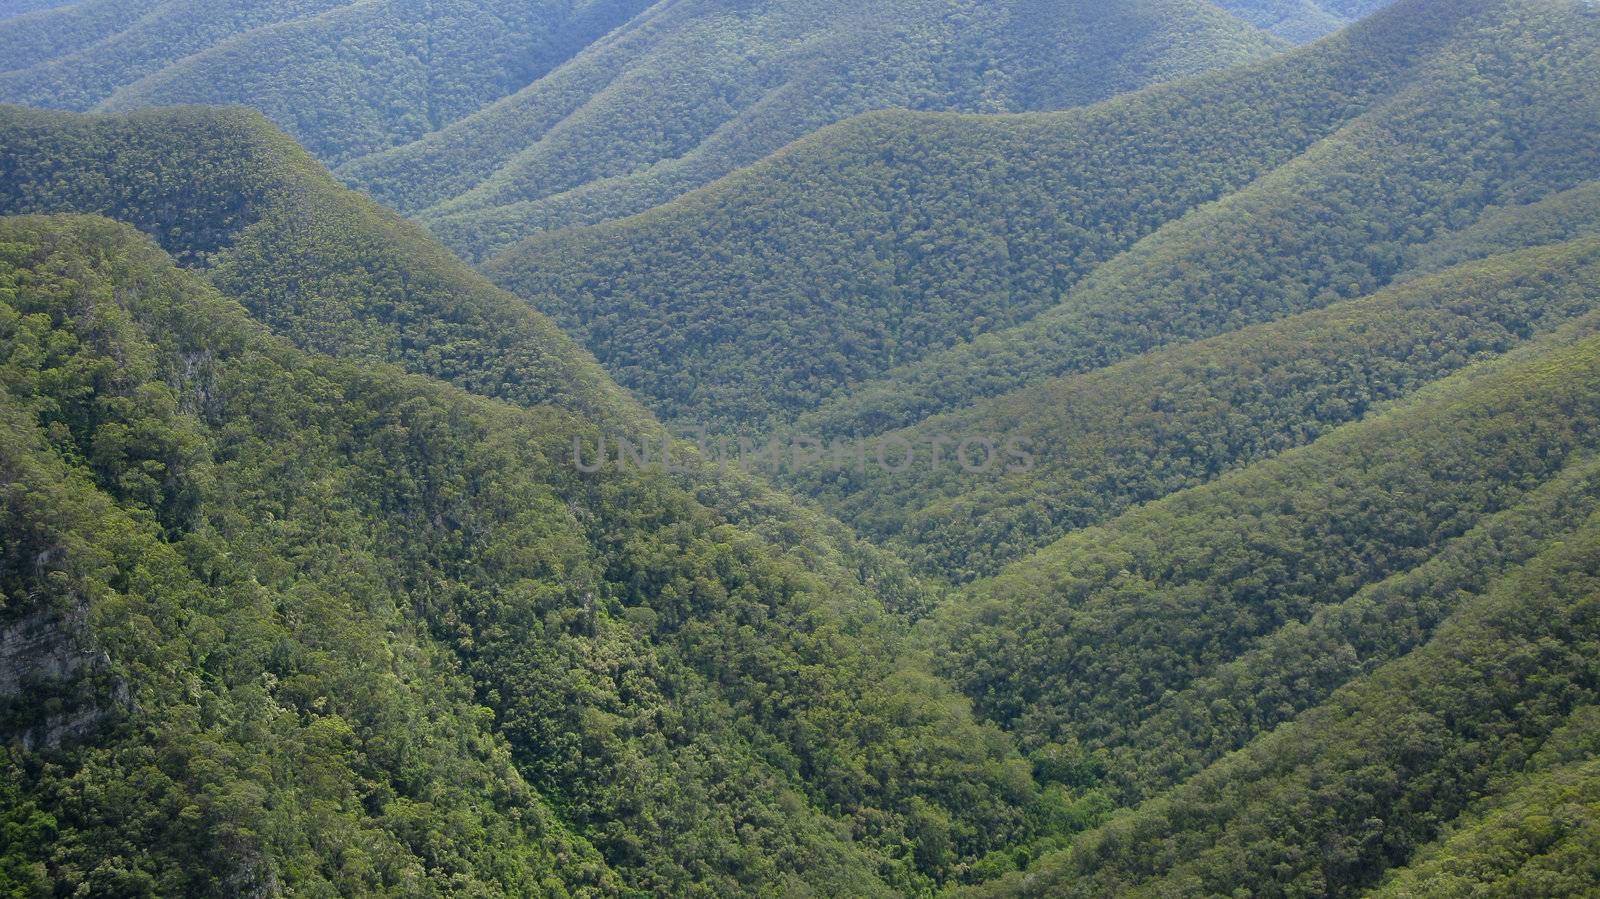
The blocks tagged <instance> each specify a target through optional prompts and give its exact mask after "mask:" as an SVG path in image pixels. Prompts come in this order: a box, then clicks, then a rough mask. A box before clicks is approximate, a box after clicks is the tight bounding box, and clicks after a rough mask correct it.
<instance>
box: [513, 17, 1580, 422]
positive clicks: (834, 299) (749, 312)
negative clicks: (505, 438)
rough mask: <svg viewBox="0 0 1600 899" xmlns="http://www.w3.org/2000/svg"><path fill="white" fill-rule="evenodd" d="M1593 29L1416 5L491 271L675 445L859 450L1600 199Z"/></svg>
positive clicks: (750, 188)
mask: <svg viewBox="0 0 1600 899" xmlns="http://www.w3.org/2000/svg"><path fill="white" fill-rule="evenodd" d="M1597 60H1600V11H1596V10H1595V8H1594V7H1593V6H1592V5H1589V4H1584V3H1581V2H1577V0H1564V2H1553V3H1504V2H1495V0H1472V2H1466V3H1453V4H1450V9H1449V14H1447V15H1446V14H1441V11H1440V10H1439V9H1438V8H1437V4H1435V3H1428V2H1420V3H1419V2H1409V3H1402V4H1399V5H1397V6H1393V7H1390V8H1389V9H1387V10H1385V11H1384V12H1381V13H1379V14H1377V15H1375V16H1373V17H1372V18H1370V19H1368V20H1365V21H1364V22H1363V23H1361V24H1360V25H1357V26H1356V27H1354V28H1352V29H1350V30H1348V31H1346V32H1343V33H1341V34H1340V35H1337V36H1335V37H1333V38H1330V39H1328V40H1325V41H1322V42H1319V43H1318V44H1316V45H1314V46H1313V47H1310V48H1307V49H1306V50H1303V51H1300V52H1297V53H1291V54H1288V55H1286V56H1282V57H1278V58H1276V59H1273V60H1271V61H1269V62H1266V63H1263V64H1261V65H1260V66H1257V67H1253V68H1247V69H1243V70H1238V71H1230V72H1225V73H1219V74H1216V75H1212V76H1206V77H1202V78H1200V79H1198V80H1192V81H1187V82H1183V83H1180V84H1174V85H1164V86H1159V87H1155V88H1151V89H1149V90H1146V91H1142V92H1139V93H1137V94H1133V95H1128V96H1125V97H1121V98H1118V99H1116V100H1113V101H1111V102H1108V103H1105V104H1101V105H1098V106H1094V107H1091V108H1088V109H1084V110H1076V111H1069V112H1064V113H1059V114H1049V115H1024V116H1001V117H970V116H944V115H915V114H910V113H885V114H877V115H872V116H867V117H863V118H860V119H856V120H852V121H850V122H847V123H845V124H843V125H840V126H837V127H836V128H833V129H828V130H825V131H823V132H820V133H818V134H816V135H814V136H812V137H810V138H807V139H806V140H803V141H801V142H799V143H797V144H795V145H793V146H791V147H789V148H787V149H786V150H785V151H783V152H782V153H780V154H778V155H776V156H774V157H772V158H770V159H768V160H766V161H764V162H763V163H761V164H760V165H758V166H753V167H751V168H748V169H745V170H742V171H741V172H739V173H736V174H735V175H734V176H731V177H729V178H727V179H724V180H722V181H720V182H718V183H716V184H714V185H712V186H710V187H708V188H706V189H705V190H702V191H698V192H696V193H694V194H692V195H690V196H688V197H685V198H683V199H682V200H679V201H675V202H674V203H672V204H668V205H667V206H663V207H661V208H658V209H655V210H652V211H651V212H649V213H646V214H644V215H642V216H638V217H635V218H632V219H628V220H624V221H619V222H611V223H606V224H604V225H600V226H596V227H593V228H586V229H569V230H566V231H561V232H554V233H550V234H546V235H541V236H540V237H537V238H533V239H531V240H529V241H527V242H524V243H523V244H521V245H519V246H517V247H514V248H512V249H511V250H508V251H507V252H505V253H503V254H502V255H500V256H499V257H497V258H495V259H493V260H491V261H490V262H489V263H488V264H487V266H486V270H487V271H488V272H489V273H490V274H491V276H492V277H494V278H495V279H496V280H497V281H498V282H499V283H501V284H502V285H504V286H506V287H507V288H508V289H511V290H512V291H513V292H514V293H517V294H518V295H520V296H523V297H525V298H526V299H528V300H529V301H530V302H532V303H534V304H535V305H537V306H539V307H540V308H541V309H544V310H545V311H547V312H549V313H550V314H552V315H553V316H554V317H555V318H556V319H557V320H558V321H559V322H560V323H561V324H562V325H564V326H565V327H566V328H567V330H568V331H569V332H570V333H573V334H574V335H576V336H578V337H579V338H580V339H582V340H583V341H584V342H585V343H586V344H587V345H588V346H589V347H590V349H592V350H593V351H594V352H595V354H596V356H598V357H599V359H600V360H601V362H602V363H603V364H605V365H606V366H607V368H608V369H609V370H610V371H611V372H612V373H613V374H614V375H615V376H616V377H617V378H618V379H619V380H620V381H621V382H622V383H623V384H624V385H625V386H628V387H630V388H632V389H634V390H635V391H637V392H638V393H639V394H640V395H641V396H643V397H645V398H646V399H647V401H648V402H649V403H650V404H651V405H652V406H653V407H654V408H655V409H656V410H657V411H658V412H659V413H660V414H661V415H662V416H663V417H665V418H668V419H683V420H687V421H692V422H695V423H705V424H710V425H713V426H717V427H719V428H727V429H741V428H744V429H750V428H754V429H761V428H764V427H768V426H771V425H774V424H784V423H789V422H795V421H798V422H799V425H798V426H799V428H800V429H802V430H806V431H810V432H814V433H817V434H822V435H849V434H874V433H879V432H881V431H883V430H885V429H888V428H893V427H900V426H904V425H909V424H912V423H914V422H916V421H918V420H920V419H922V418H924V417H926V416H928V415H930V414H934V413H938V412H943V411H948V410H951V409H955V408H959V407H961V406H963V405H966V404H969V403H971V402H973V401H975V400H978V399H981V398H983V397H987V396H994V395H998V394H1001V393H1004V392H1008V391H1010V390H1013V389H1016V388H1018V387H1021V386H1023V385H1024V384H1026V383H1028V382H1030V381H1033V380H1036V379H1039V378H1043V377H1053V376H1059V375H1063V374H1068V373H1071V372H1073V371H1081V370H1085V369H1090V368H1095V367H1099V366H1102V365H1104V364H1106V363H1108V362H1111V361H1115V360H1116V359H1118V358H1120V357H1125V356H1128V355H1133V354H1137V353H1139V352H1142V351H1145V350H1149V349H1153V348H1155V347H1157V346H1160V345H1162V344H1165V343H1169V342H1172V341H1175V340H1184V339H1193V338H1201V337H1207V336H1211V335H1213V334H1216V333H1220V332H1223V331H1227V330H1231V329H1234V328H1237V327H1240V326H1243V325H1248V324H1252V323H1256V322H1260V321H1264V320H1270V319H1273V318H1278V317H1281V316H1283V315H1285V314H1291V313H1294V312H1299V311H1304V310H1307V309H1311V308H1316V307H1319V306H1325V305H1327V304H1329V303H1331V302H1334V301H1336V300H1339V299H1348V298H1352V297H1357V296H1361V295H1364V294H1366V293H1369V292H1371V291H1372V290H1374V289H1376V288H1378V287H1381V286H1382V285H1384V284H1385V283H1387V282H1388V281H1389V280H1391V279H1392V278H1393V277H1394V276H1395V275H1396V274H1397V273H1398V272H1399V271H1400V269H1401V268H1402V267H1403V258H1404V254H1405V253H1407V252H1409V251H1410V250H1411V249H1412V248H1414V247H1418V246H1420V245H1422V244H1426V243H1428V242H1430V241H1432V240H1434V239H1435V238H1437V237H1439V236H1440V235H1442V234H1443V233H1445V232H1448V231H1451V230H1453V229H1456V228H1460V227H1464V226H1466V225H1470V224H1471V223H1472V222H1473V221H1474V220H1475V219H1476V217H1477V216H1478V215H1479V213H1481V212H1482V211H1483V210H1484V209H1486V208H1487V207H1489V206H1490V205H1496V206H1515V205H1518V204H1523V203H1527V202H1531V201H1535V200H1538V199H1541V198H1543V197H1544V196H1545V195H1547V194H1551V193H1555V192H1558V191H1562V190H1566V189H1568V188H1571V187H1574V186H1576V185H1577V184H1578V183H1580V182H1582V181H1584V180H1586V179H1588V178H1592V177H1593V176H1594V172H1595V167H1594V158H1595V155H1596V153H1597V151H1600V98H1597V96H1596V94H1595V92H1594V90H1593V89H1592V85H1593V84H1594V83H1595V81H1596V79H1597V78H1600V71H1597Z"/></svg>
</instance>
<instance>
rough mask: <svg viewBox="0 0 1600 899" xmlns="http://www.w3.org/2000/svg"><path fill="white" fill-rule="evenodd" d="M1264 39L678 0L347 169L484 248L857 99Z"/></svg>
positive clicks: (1187, 54)
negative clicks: (493, 99) (459, 117)
mask: <svg viewBox="0 0 1600 899" xmlns="http://www.w3.org/2000/svg"><path fill="white" fill-rule="evenodd" d="M1274 48H1275V45H1274V43H1273V42H1272V41H1270V40H1268V39H1267V37H1266V36H1265V35H1264V34H1263V33H1262V32H1259V31H1256V30H1255V29H1253V28H1251V27H1250V26H1248V25H1246V24H1245V23H1243V22H1241V21H1239V20H1238V19H1235V18H1233V17H1231V16H1228V15H1226V14H1223V13H1221V12H1219V11H1218V10H1217V9H1216V8H1215V7H1212V6H1210V5H1208V4H1206V3H1203V2H1196V0H1134V2H1117V3H1057V2H1035V0H1007V2H1003V3H998V4H977V3H972V2H970V0H895V2H892V3H875V4H870V5H862V4H859V3H848V2H840V0H825V2H817V0H806V2H793V0H760V2H755V3H750V4H745V5H741V6H738V7H734V8H731V9H730V8H729V7H727V6H725V5H724V4H720V3H716V2H709V0H689V2H684V3H676V4H671V5H667V6H662V7H656V8H653V9H652V11H651V13H650V14H648V15H646V16H644V17H642V18H641V19H640V20H638V21H636V22H634V23H631V24H630V25H629V26H628V27H626V28H624V29H622V30H620V31H618V32H616V33H614V34H612V35H610V36H609V37H608V38H607V39H606V40H604V41H602V42H600V43H599V44H597V45H596V46H594V47H592V48H590V50H589V51H588V52H586V53H584V54H583V55H581V56H580V57H578V58H577V59H574V60H573V61H572V62H571V63H570V64H568V65H566V66H563V67H562V68H561V69H559V70H557V71H555V72H553V73H551V75H550V76H549V77H547V78H544V79H541V80H540V81H537V82H535V83H534V84H532V85H530V86H529V87H528V88H526V89H525V90H523V91H521V92H519V93H518V94H517V95H516V96H514V97H511V98H509V99H508V100H506V101H505V102H503V103H500V104H497V105H496V106H494V107H492V108H490V109H488V110H485V111H484V112H483V113H481V114H479V115H477V116H474V117H472V118H471V119H468V120H465V121H463V122H461V123H459V124H458V125H456V126H454V127H452V128H450V129H446V130H445V131H442V132H440V133H439V134H437V135H433V136H431V137H429V138H427V139H425V140H423V141H421V142H419V143H418V144H416V145H414V146H410V147H405V148H401V149H399V150H395V151H393V152H391V153H388V154H385V155H382V156H378V157H375V158H373V159H368V160H363V161H361V162H357V163H352V164H350V165H348V166H346V167H345V168H344V169H342V170H341V174H342V175H343V176H345V177H346V178H348V179H350V180H352V181H353V182H354V183H356V184H358V185H360V186H363V187H365V188H368V189H370V190H373V191H374V192H376V193H377V194H378V195H379V196H381V197H383V198H385V199H386V200H388V201H390V202H393V203H395V204H396V205H397V206H399V207H400V208H401V209H402V210H404V211H407V212H411V213H414V214H416V215H417V216H418V217H419V219H420V220H422V221H424V222H425V223H427V224H428V225H429V227H430V228H432V229H433V230H434V231H435V232H436V233H438V234H439V235H440V236H441V237H442V238H443V239H444V240H445V241H446V242H447V243H449V244H451V245H452V246H454V247H456V248H458V249H461V250H464V251H466V252H468V253H470V254H482V253H484V252H487V251H489V250H492V249H494V248H495V247H498V246H503V245H504V244H506V243H508V242H510V241H512V240H514V239H516V238H518V237H521V236H524V235H526V234H528V233H530V232H533V231H538V230H544V229H549V228H555V227H560V226H562V225H568V224H575V223H576V224H582V223H587V222H594V221H600V220H604V219H610V218H617V217H619V216H622V215H626V214H629V213H633V212H638V211H640V210H643V209H646V208H648V207H650V206H654V205H656V204H659V203H661V202H664V201H666V200H668V199H671V198H672V197H674V196H677V195H679V194H682V193H683V192H685V191H687V190H689V189H691V188H694V187H697V186H699V185H701V184H704V183H706V182H707V181H710V180H712V179H714V178H716V177H718V176H721V175H724V174H726V173H728V172H729V171H732V170H733V169H735V168H737V167H738V166H741V165H745V164H748V163H751V162H755V161H756V160H757V159H760V158H761V157H762V156H765V155H766V154H768V153H770V152H772V151H774V150H777V149H778V148H779V147H782V146H783V145H784V144H786V143H788V142H789V141H791V140H794V139H796V138H799V137H802V136H804V135H806V134H808V133H810V132H812V131H814V130H816V129H817V128H820V127H822V126H825V125H828V124H830V123H832V122H836V121H838V120H840V119H843V118H845V117H847V116H850V115H852V114H855V113H859V112H865V111H868V110H873V109H882V108H886V107H907V108H912V109H929V110H965V111H972V112H981V111H989V112H1000V111H1017V110H1025V109H1060V108H1064V107H1068V106H1076V105H1081V104H1083V103H1088V102H1093V101H1096V100H1101V99H1104V98H1106V97H1109V96H1112V95H1114V94H1117V93H1120V92H1123V91H1127V90H1131V89H1134V88H1137V87H1142V86H1144V85H1147V84H1150V83H1153V82H1156V81H1161V80H1165V79H1168V78H1173V77H1177V76H1181V75H1186V74H1190V73H1194V72H1199V71H1204V70H1207V69H1211V68H1217V67H1221V66H1226V65H1229V64H1233V63H1238V62H1242V61H1246V60H1250V59H1257V58H1260V57H1262V56H1264V55H1266V54H1267V53H1269V52H1270V51H1271V50H1272V49H1274Z"/></svg>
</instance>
